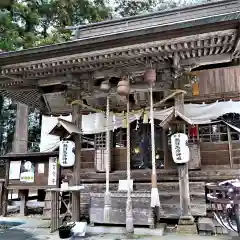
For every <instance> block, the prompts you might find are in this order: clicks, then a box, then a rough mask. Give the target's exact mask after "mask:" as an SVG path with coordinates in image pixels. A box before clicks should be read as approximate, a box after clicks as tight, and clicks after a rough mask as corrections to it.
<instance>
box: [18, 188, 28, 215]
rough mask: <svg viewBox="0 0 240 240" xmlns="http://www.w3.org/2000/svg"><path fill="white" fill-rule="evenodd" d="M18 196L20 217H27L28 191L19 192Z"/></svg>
mask: <svg viewBox="0 0 240 240" xmlns="http://www.w3.org/2000/svg"><path fill="white" fill-rule="evenodd" d="M19 196H20V201H21V205H20V215H22V216H26V215H27V206H26V205H27V201H28V190H19Z"/></svg>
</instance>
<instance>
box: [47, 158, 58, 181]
mask: <svg viewBox="0 0 240 240" xmlns="http://www.w3.org/2000/svg"><path fill="white" fill-rule="evenodd" d="M56 184H57V158H56V157H50V158H49V168H48V185H56Z"/></svg>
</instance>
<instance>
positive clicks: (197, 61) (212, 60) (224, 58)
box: [180, 53, 232, 68]
mask: <svg viewBox="0 0 240 240" xmlns="http://www.w3.org/2000/svg"><path fill="white" fill-rule="evenodd" d="M231 60H232V54H230V53H223V54H218V55H210V56H201V57H197V58H190V59H185V60H181V61H180V65H181V66H193V68H196V67H199V66H204V65H210V64H219V63H226V62H231Z"/></svg>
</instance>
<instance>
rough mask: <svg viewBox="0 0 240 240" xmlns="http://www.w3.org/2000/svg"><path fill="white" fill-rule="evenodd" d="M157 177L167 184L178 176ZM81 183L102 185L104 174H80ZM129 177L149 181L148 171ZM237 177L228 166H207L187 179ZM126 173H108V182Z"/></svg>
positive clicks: (160, 172)
mask: <svg viewBox="0 0 240 240" xmlns="http://www.w3.org/2000/svg"><path fill="white" fill-rule="evenodd" d="M156 172H157V175H158V181H159V182H167V181H177V180H178V175H177V170H176V169H172V170H170V169H169V170H163V169H157V170H156ZM80 175H81V182H82V183H104V182H105V174H104V173H96V172H95V171H86V170H85V172H83V171H82V172H81V173H80ZM131 176H132V179H133V180H134V182H136V183H137V182H138V183H139V182H142V183H143V182H146V183H149V182H150V181H151V171H149V170H132V171H131ZM238 177H239V170H238V169H230V168H229V165H228V168H226V169H221V168H220V167H219V168H218V169H216V168H215V169H213V168H212V169H211V168H209V167H208V166H202V169H201V170H197V171H189V179H190V181H206V182H211V181H223V180H228V179H232V178H238ZM126 178H127V176H126V171H115V172H112V173H110V182H115V183H118V181H119V180H120V179H126Z"/></svg>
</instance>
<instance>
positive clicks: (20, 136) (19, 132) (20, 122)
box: [2, 103, 28, 216]
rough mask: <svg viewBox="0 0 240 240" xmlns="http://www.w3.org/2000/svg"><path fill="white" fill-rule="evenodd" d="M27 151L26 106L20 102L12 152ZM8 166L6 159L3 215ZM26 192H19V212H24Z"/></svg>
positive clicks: (5, 209)
mask: <svg viewBox="0 0 240 240" xmlns="http://www.w3.org/2000/svg"><path fill="white" fill-rule="evenodd" d="M27 151H28V106H27V105H25V104H22V103H17V114H16V124H15V132H14V139H13V143H12V152H13V153H26V152H27ZM9 166H10V162H9V160H8V161H7V164H6V177H5V185H4V188H3V198H2V201H3V209H2V214H3V216H6V215H7V206H8V189H7V187H8V182H9ZM26 194H28V192H27V191H26V190H25V193H20V196H22V197H21V207H20V214H21V215H25V214H26V201H27V196H26Z"/></svg>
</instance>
